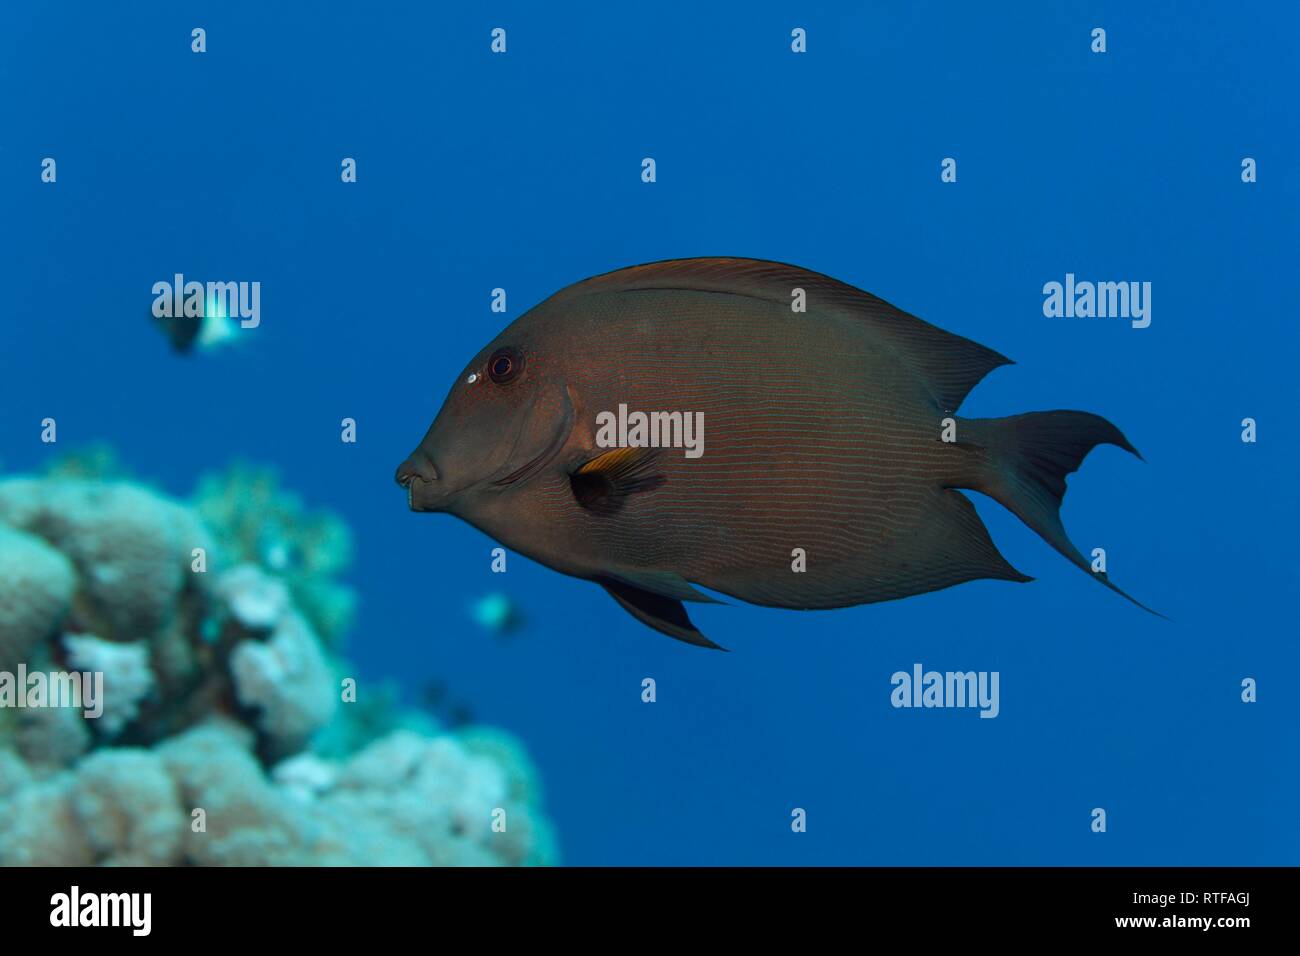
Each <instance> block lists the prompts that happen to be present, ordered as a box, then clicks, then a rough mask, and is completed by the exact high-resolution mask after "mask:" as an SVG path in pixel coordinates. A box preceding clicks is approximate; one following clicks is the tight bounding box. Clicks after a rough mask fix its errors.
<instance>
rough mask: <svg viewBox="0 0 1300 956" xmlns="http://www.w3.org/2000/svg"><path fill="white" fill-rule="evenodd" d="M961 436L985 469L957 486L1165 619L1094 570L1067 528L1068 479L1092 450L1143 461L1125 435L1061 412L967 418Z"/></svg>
mask: <svg viewBox="0 0 1300 956" xmlns="http://www.w3.org/2000/svg"><path fill="white" fill-rule="evenodd" d="M958 433H959V436H964V438H963V437H959V438H958V443H959V445H967V446H969V447H971V448H972V451H974V452H975V453H976V454H977V456H978V457H979V460H980V467H979V468H978V469H977V470H976V471H975V472H974V473H973V476H972V477H971V478H970V479H969V480H966V481H962V482H960V483H959V484H958V485H957V487H963V488H971V489H973V490H975V491H980V492H983V493H984V494H986V495H988V496H989V497H990V498H993V499H994V500H995V501H997V502H998V503H999V504H1001V505H1003V506H1004V507H1006V508H1007V509H1008V510H1010V511H1011V512H1012V513H1013V514H1014V515H1016V517H1018V518H1019V519H1020V520H1021V521H1023V522H1024V523H1025V524H1027V525H1029V527H1030V528H1032V529H1033V530H1034V531H1036V532H1037V533H1038V534H1039V535H1040V536H1041V537H1042V538H1043V540H1044V541H1046V542H1047V543H1048V544H1050V545H1051V546H1052V547H1053V548H1055V549H1056V550H1057V551H1059V552H1061V554H1063V555H1065V556H1066V557H1067V558H1069V559H1070V561H1071V562H1072V563H1073V564H1075V565H1077V566H1078V567H1080V568H1082V569H1083V570H1084V571H1086V572H1088V574H1089V576H1091V577H1094V578H1096V579H1097V580H1098V581H1100V582H1101V583H1102V584H1104V585H1106V587H1108V588H1110V589H1111V590H1112V591H1115V592H1116V593H1118V594H1121V595H1123V596H1124V597H1126V598H1128V599H1129V600H1130V601H1132V602H1133V603H1134V604H1136V605H1137V606H1138V607H1140V608H1142V610H1144V611H1149V612H1150V613H1152V614H1154V615H1156V617H1164V615H1163V614H1160V613H1159V612H1158V611H1153V610H1151V608H1149V607H1147V606H1146V605H1145V604H1143V603H1142V602H1141V601H1138V600H1137V599H1136V598H1134V597H1133V596H1132V595H1130V594H1127V593H1125V592H1124V591H1123V590H1121V589H1120V588H1119V587H1118V586H1117V585H1115V584H1113V583H1111V580H1110V578H1109V577H1107V575H1106V573H1105V572H1104V571H1093V570H1092V566H1091V565H1090V564H1089V562H1088V559H1087V558H1085V557H1084V556H1083V555H1082V554H1081V553H1080V552H1079V549H1078V548H1076V547H1075V546H1074V543H1073V542H1071V541H1070V538H1069V535H1067V534H1066V533H1065V527H1064V526H1063V525H1062V524H1061V499H1062V498H1064V497H1065V487H1066V486H1065V476H1066V475H1068V474H1071V473H1072V472H1074V471H1076V470H1077V469H1078V467H1079V465H1080V463H1081V462H1082V461H1083V459H1084V458H1085V457H1086V456H1087V454H1088V452H1090V451H1092V450H1093V449H1094V448H1096V447H1097V446H1098V445H1103V444H1106V445H1116V446H1118V447H1120V448H1123V449H1124V450H1125V451H1127V452H1132V453H1133V454H1134V455H1137V457H1138V458H1141V457H1142V456H1141V455H1140V454H1138V450H1137V449H1136V448H1134V447H1133V446H1132V445H1131V444H1129V440H1128V439H1127V438H1125V437H1124V434H1123V432H1121V431H1120V430H1119V429H1118V428H1116V427H1115V426H1114V425H1112V424H1111V423H1110V422H1108V421H1106V419H1104V418H1102V417H1101V416H1100V415H1092V414H1089V413H1088V412H1067V411H1056V412H1029V413H1027V414H1024V415H1013V416H1011V417H1010V418H977V419H969V420H963V421H962V423H961V425H960V426H959V429H958Z"/></svg>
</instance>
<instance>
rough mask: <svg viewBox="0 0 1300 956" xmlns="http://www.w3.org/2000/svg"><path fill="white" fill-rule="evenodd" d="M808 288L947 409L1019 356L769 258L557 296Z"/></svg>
mask: <svg viewBox="0 0 1300 956" xmlns="http://www.w3.org/2000/svg"><path fill="white" fill-rule="evenodd" d="M794 288H801V289H803V290H804V291H805V292H806V293H807V296H808V308H809V312H813V311H814V310H816V309H818V308H819V307H820V308H821V309H825V310H829V311H831V312H840V313H842V314H846V315H853V316H854V317H856V318H858V319H861V320H862V321H863V322H865V323H867V325H868V326H869V327H870V329H871V331H872V332H873V333H875V334H876V335H877V336H878V337H879V339H880V341H881V342H883V343H886V344H887V345H888V347H889V348H890V349H891V351H893V352H894V353H895V354H896V355H897V356H898V358H899V360H900V361H901V362H903V363H904V364H905V365H906V366H907V367H908V368H910V369H912V371H913V372H914V373H915V374H916V375H917V377H918V378H919V379H920V380H921V381H922V382H924V383H925V385H926V386H927V387H928V388H929V390H930V392H931V394H932V395H934V398H935V401H936V403H937V404H938V405H939V407H940V410H942V411H945V412H955V411H956V410H957V406H959V405H960V404H961V403H962V400H963V399H965V398H966V395H967V393H968V392H970V390H971V389H972V388H974V387H975V386H976V385H977V384H978V383H979V381H980V379H982V378H983V377H984V376H985V375H987V374H988V373H989V372H991V371H993V369H995V368H997V367H998V366H1000V365H1010V364H1012V363H1011V360H1010V359H1009V358H1007V357H1006V356H1004V355H1000V354H998V353H997V352H995V351H993V350H992V349H990V348H985V347H984V346H983V345H980V344H979V343H978V342H972V341H971V340H970V339H966V338H962V337H961V336H960V335H953V334H952V333H951V332H945V331H944V330H943V329H940V328H938V327H936V326H933V325H931V324H930V323H929V322H924V321H922V320H921V319H918V318H917V317H916V316H914V315H909V314H908V313H906V312H904V311H902V310H901V309H896V308H895V307H894V306H892V305H890V304H889V303H888V302H886V301H885V300H884V299H880V298H878V297H876V296H874V295H872V294H871V293H870V292H864V291H862V290H861V289H857V288H854V287H853V286H851V285H848V284H847V283H844V282H840V281H839V280H838V279H832V278H831V277H830V276H825V275H822V274H821V273H818V272H811V271H809V270H808V269H802V268H800V267H799V266H791V265H786V264H784V263H780V262H767V261H764V260H762V259H733V258H702V259H666V260H663V261H661V262H650V263H646V264H645V265H640V266H630V267H629V268H626V269H619V270H617V271H615V272H606V273H605V274H603V275H598V276H594V277H593V278H590V279H586V280H584V281H582V282H576V283H574V284H573V285H571V286H568V287H567V288H564V289H561V290H560V291H559V292H557V293H555V295H553V296H551V299H550V300H549V301H552V302H564V301H566V300H569V299H574V298H579V297H582V296H587V295H595V294H598V293H605V292H630V291H637V290H644V289H684V290H690V291H694V292H720V293H725V294H729V295H743V296H749V297H750V298H756V299H762V300H764V301H767V302H775V303H778V304H780V305H783V306H786V307H789V305H790V290H791V289H794Z"/></svg>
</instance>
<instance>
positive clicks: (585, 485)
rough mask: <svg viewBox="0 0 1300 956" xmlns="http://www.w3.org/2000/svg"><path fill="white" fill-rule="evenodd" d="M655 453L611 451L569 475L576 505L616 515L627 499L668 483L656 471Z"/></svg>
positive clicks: (642, 449) (651, 449) (646, 450)
mask: <svg viewBox="0 0 1300 956" xmlns="http://www.w3.org/2000/svg"><path fill="white" fill-rule="evenodd" d="M657 458H658V449H654V448H613V449H610V450H609V451H607V452H605V453H604V454H603V455H598V456H596V457H595V458H593V459H591V460H590V461H588V462H586V463H584V464H582V465H580V466H579V467H578V469H577V470H576V471H574V472H573V473H572V474H570V475H569V486H570V487H571V488H572V489H573V497H574V498H575V499H577V502H578V504H580V505H582V507H584V508H586V509H587V510H588V511H591V512H593V513H595V514H599V515H612V514H615V513H616V512H617V511H618V510H619V509H620V508H622V507H623V504H624V503H625V502H626V501H627V499H628V497H629V496H630V495H634V494H636V493H637V492H640V491H652V490H654V489H655V488H658V487H659V486H660V485H662V484H663V483H664V482H665V481H667V480H668V479H667V478H665V477H664V476H663V475H661V474H659V472H658V471H657V469H656V467H655V461H656V459H657Z"/></svg>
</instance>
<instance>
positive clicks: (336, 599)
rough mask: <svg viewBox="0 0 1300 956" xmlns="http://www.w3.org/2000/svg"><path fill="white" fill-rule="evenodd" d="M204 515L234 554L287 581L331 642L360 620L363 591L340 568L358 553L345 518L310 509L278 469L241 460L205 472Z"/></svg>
mask: <svg viewBox="0 0 1300 956" xmlns="http://www.w3.org/2000/svg"><path fill="white" fill-rule="evenodd" d="M194 507H195V510H196V511H197V512H198V514H199V516H200V517H201V518H202V519H203V521H204V522H205V523H206V524H207V526H208V527H209V528H211V529H212V530H213V533H214V534H215V535H216V536H217V545H218V547H219V548H220V550H221V553H222V554H223V555H225V558H226V560H227V561H230V562H232V563H247V564H253V565H256V566H258V567H260V568H262V569H263V570H264V571H266V572H267V573H268V574H272V575H274V576H275V577H276V578H277V579H278V580H280V581H282V582H283V583H284V585H285V587H286V588H287V589H288V591H289V594H290V596H291V597H292V598H293V603H294V604H295V605H296V606H297V608H298V610H299V611H301V612H302V614H303V616H305V617H306V618H307V620H308V622H309V623H310V624H311V626H312V630H313V631H315V632H316V633H317V634H319V635H320V636H321V637H322V638H323V639H324V640H325V642H326V643H327V644H330V645H335V644H337V643H338V642H339V640H340V639H341V638H342V636H343V634H344V633H346V632H347V630H348V629H349V628H350V627H351V626H352V620H353V616H354V613H355V610H356V595H355V594H353V592H352V589H351V588H349V587H347V586H346V585H344V584H341V583H340V582H338V581H337V580H336V579H335V575H336V574H338V573H339V572H340V571H342V570H343V569H344V568H345V567H346V566H347V565H348V563H349V562H350V561H351V560H352V535H351V533H350V532H349V531H348V527H347V525H346V524H344V523H343V522H342V521H341V520H340V519H339V518H337V517H335V516H334V515H332V514H329V513H321V512H309V511H307V510H305V509H304V508H303V505H302V502H301V500H300V499H299V498H298V496H297V495H294V494H292V493H290V492H287V491H284V490H283V489H281V488H280V485H279V481H278V479H277V478H276V475H275V472H274V471H272V470H271V469H268V468H253V467H251V466H249V465H243V464H238V465H234V466H232V467H231V468H229V469H228V470H227V471H225V472H224V473H221V474H214V475H208V476H205V477H204V478H203V479H202V480H201V481H200V482H199V487H198V491H197V492H196V493H195V495H194Z"/></svg>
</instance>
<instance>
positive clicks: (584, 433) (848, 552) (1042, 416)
mask: <svg viewBox="0 0 1300 956" xmlns="http://www.w3.org/2000/svg"><path fill="white" fill-rule="evenodd" d="M798 290H802V292H800V291H798ZM801 295H802V297H803V304H804V305H805V308H806V311H795V310H794V309H792V303H793V302H796V301H798V299H799V297H800V296H801ZM1006 364H1010V360H1009V359H1007V358H1004V357H1003V356H1001V355H999V354H998V353H997V352H994V351H993V350H992V349H988V348H985V347H984V346H982V345H979V344H977V343H975V342H972V341H970V340H969V339H964V338H962V337H960V336H957V335H953V334H952V333H950V332H945V331H943V330H942V329H939V328H936V327H935V326H933V325H930V324H928V323H926V322H923V321H921V320H920V319H918V318H916V317H915V316H912V315H908V314H907V313H906V312H902V311H900V310H899V309H896V308H894V307H893V306H892V305H890V304H889V303H887V302H884V301H883V300H881V299H878V298H876V297H875V296H874V295H871V294H870V293H867V292H863V291H861V290H859V289H855V288H854V287H852V286H850V285H846V284H845V283H843V282H839V281H837V280H835V279H831V278H829V277H827V276H824V275H819V274H817V273H815V272H809V271H807V270H805V269H800V268H798V267H795V266H789V265H782V264H780V263H776V262H764V261H760V260H754V259H729V258H728V259H715V258H707V259H679V260H671V261H667V262H655V263H650V264H648V265H642V266H633V267H631V268H627V269H621V270H619V271H617V272H611V273H607V274H605V275H600V276H596V277H595V278H592V279H587V280H585V281H583V282H578V283H576V284H575V285H571V286H569V287H568V288H565V289H563V290H561V291H559V292H557V293H555V294H554V295H553V296H551V297H550V298H549V299H547V300H546V301H545V302H542V303H541V304H540V305H538V306H536V307H535V308H533V309H530V310H529V311H528V312H526V313H525V314H524V315H522V316H520V317H519V318H518V319H517V320H515V321H514V322H513V323H512V324H511V325H510V326H509V327H508V328H507V329H506V330H505V331H504V332H502V333H501V334H500V335H499V336H497V337H496V339H494V340H493V341H492V342H490V343H489V344H488V345H486V346H485V347H484V348H483V349H482V350H481V351H480V352H479V353H478V354H477V355H476V356H474V358H473V360H471V361H470V363H469V364H468V365H466V366H465V368H464V370H463V371H462V372H461V373H460V375H459V377H458V378H457V380H456V382H455V384H453V385H452V388H451V393H450V394H449V395H448V396H447V400H446V402H445V403H444V404H443V406H442V410H441V411H440V412H439V413H438V416H437V418H435V419H434V422H433V425H432V426H431V427H430V428H429V431H428V433H427V434H426V435H425V436H424V440H423V441H421V442H420V445H419V447H418V448H417V449H416V450H415V451H414V452H413V453H412V454H411V456H410V457H409V458H408V459H407V460H406V461H405V462H403V463H402V465H401V466H400V467H399V468H398V469H397V482H398V484H400V485H402V486H403V487H405V488H406V490H407V497H408V502H409V504H410V507H411V509H412V510H414V511H446V512H450V513H451V514H454V515H456V516H458V517H460V518H462V519H464V520H465V521H468V522H469V523H470V524H472V525H474V526H475V527H477V528H479V529H480V530H482V531H484V532H486V533H487V534H489V535H491V536H492V537H494V538H496V539H497V540H499V541H500V542H501V543H502V544H504V545H505V546H506V547H508V548H510V549H512V550H515V551H517V552H519V553H522V554H524V555H527V556H528V557H530V558H532V559H534V560H536V561H539V562H541V563H542V564H545V565H547V566H549V567H551V568H553V569H555V570H557V571H560V572H562V573H564V574H570V575H573V576H574V577H578V578H585V579H587V580H590V581H595V582H597V583H598V584H600V585H601V586H602V587H604V588H605V589H606V590H607V591H608V592H609V593H610V594H611V595H612V596H613V598H614V600H616V601H617V602H618V603H619V604H620V605H622V606H623V608H624V609H625V610H627V611H628V612H629V613H631V614H632V615H633V616H634V617H636V618H637V619H638V620H640V621H642V622H644V623H645V624H647V625H649V626H650V627H652V628H654V629H656V630H658V631H661V632H663V633H664V634H668V635H670V636H671V637H675V638H677V639H679V640H682V641H687V642H689V643H691V644H697V645H701V646H705V647H717V646H718V645H716V644H714V643H713V642H712V641H710V640H709V639H708V638H706V637H705V636H704V635H703V634H701V633H700V632H699V631H698V630H697V629H696V628H695V627H694V625H693V624H692V623H691V621H690V618H689V617H688V616H687V614H686V610H685V608H684V606H683V604H682V602H683V601H712V600H713V598H711V597H709V596H708V595H706V594H705V593H703V592H702V591H699V590H697V589H696V588H695V587H693V586H692V583H694V584H698V585H700V586H702V587H705V588H710V589H712V590H714V591H718V592H721V593H723V594H727V595H731V596H734V597H736V598H740V599H742V600H744V601H749V602H752V603H754V604H761V605H767V606H771V607H783V608H800V609H816V608H836V607H845V606H848V605H853V604H866V603H870V602H873V601H888V600H891V599H893V598H901V597H907V596H909V595H913V594H921V593H924V592H926V591H935V590H938V589H939V588H946V587H949V586H951V585H954V584H960V583H961V582H963V581H971V580H974V579H977V578H997V579H1001V580H1005V581H1029V580H1030V578H1028V577H1026V576H1025V575H1023V574H1021V573H1020V572H1019V571H1017V570H1016V569H1015V568H1013V567H1012V566H1011V565H1010V564H1008V563H1007V561H1006V560H1005V559H1004V558H1003V557H1002V555H1001V554H999V553H998V549H997V548H996V547H995V546H994V544H993V542H992V540H991V539H990V538H989V534H988V531H987V530H986V529H985V527H984V524H983V522H981V521H980V518H979V516H978V515H977V514H976V512H975V508H974V507H973V506H972V504H971V502H970V501H969V500H968V499H967V498H966V496H965V495H963V494H962V491H961V490H960V489H969V490H972V491H979V492H982V493H983V494H986V495H988V496H990V497H991V498H993V499H994V500H996V501H998V502H1000V503H1001V504H1002V505H1004V506H1005V507H1007V508H1008V509H1010V510H1011V511H1012V512H1013V513H1014V514H1016V515H1017V516H1018V517H1019V518H1020V519H1021V520H1022V521H1024V522H1025V524H1027V525H1028V526H1029V527H1030V528H1032V529H1033V530H1034V531H1036V532H1037V533H1038V534H1039V535H1041V536H1042V537H1043V538H1044V539H1045V540H1046V541H1047V543H1048V544H1050V545H1051V546H1052V547H1054V548H1055V549H1056V550H1057V551H1059V552H1060V553H1061V554H1063V555H1065V557H1066V558H1068V559H1069V560H1070V561H1072V562H1073V563H1074V564H1076V565H1078V566H1079V567H1080V568H1082V569H1083V570H1085V571H1087V572H1088V573H1089V574H1091V575H1092V576H1093V577H1095V578H1097V579H1098V580H1099V581H1101V582H1102V583H1104V584H1106V585H1107V586H1108V587H1110V588H1112V589H1113V590H1116V591H1119V588H1117V587H1116V586H1115V585H1113V584H1111V582H1110V581H1109V580H1108V579H1107V577H1106V575H1105V574H1104V573H1094V572H1093V571H1092V570H1091V568H1090V566H1089V563H1088V561H1087V559H1085V558H1084V556H1083V555H1082V554H1080V552H1079V551H1078V549H1076V548H1075V546H1074V545H1073V544H1072V543H1071V542H1070V539H1069V538H1068V537H1067V535H1066V533H1065V529H1064V527H1063V526H1062V524H1061V519H1060V514H1059V511H1060V506H1061V498H1062V496H1063V495H1064V494H1065V477H1066V475H1068V474H1070V473H1071V472H1073V471H1075V470H1076V469H1077V468H1078V467H1079V464H1080V462H1081V461H1082V460H1083V458H1084V456H1085V455H1087V454H1088V452H1089V451H1091V450H1092V449H1093V448H1094V447H1095V446H1096V445H1098V444H1102V443H1108V444H1112V445H1118V446H1119V447H1120V448H1123V449H1125V450H1127V451H1129V452H1132V453H1133V454H1134V455H1137V451H1136V449H1134V448H1133V446H1132V445H1130V444H1129V442H1128V440H1127V439H1126V438H1125V437H1124V436H1123V434H1121V433H1120V431H1119V429H1118V428H1116V427H1115V426H1114V425H1112V424H1111V423H1110V422H1108V421H1106V420H1105V419H1104V418H1100V417H1098V416H1097V415H1091V414H1089V413H1087V412H1074V411H1052V412H1030V413H1028V414H1024V415H1014V416H1012V417H1010V418H984V419H980V418H957V417H955V415H954V413H955V412H956V410H957V407H958V406H959V405H961V403H962V400H963V399H964V398H965V397H966V394H967V393H968V392H969V391H970V390H971V389H972V388H973V387H974V386H975V385H976V383H978V382H979V381H980V379H982V378H983V377H984V376H985V375H986V374H988V373H989V372H990V371H991V370H993V369H995V368H997V367H998V366H1000V365H1006ZM1119 593H1120V594H1123V593H1124V592H1122V591H1119ZM1124 596H1125V597H1128V595H1124ZM1130 600H1132V598H1130ZM1134 603H1137V602H1136V601H1135V602H1134ZM1139 606H1141V605H1139Z"/></svg>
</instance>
